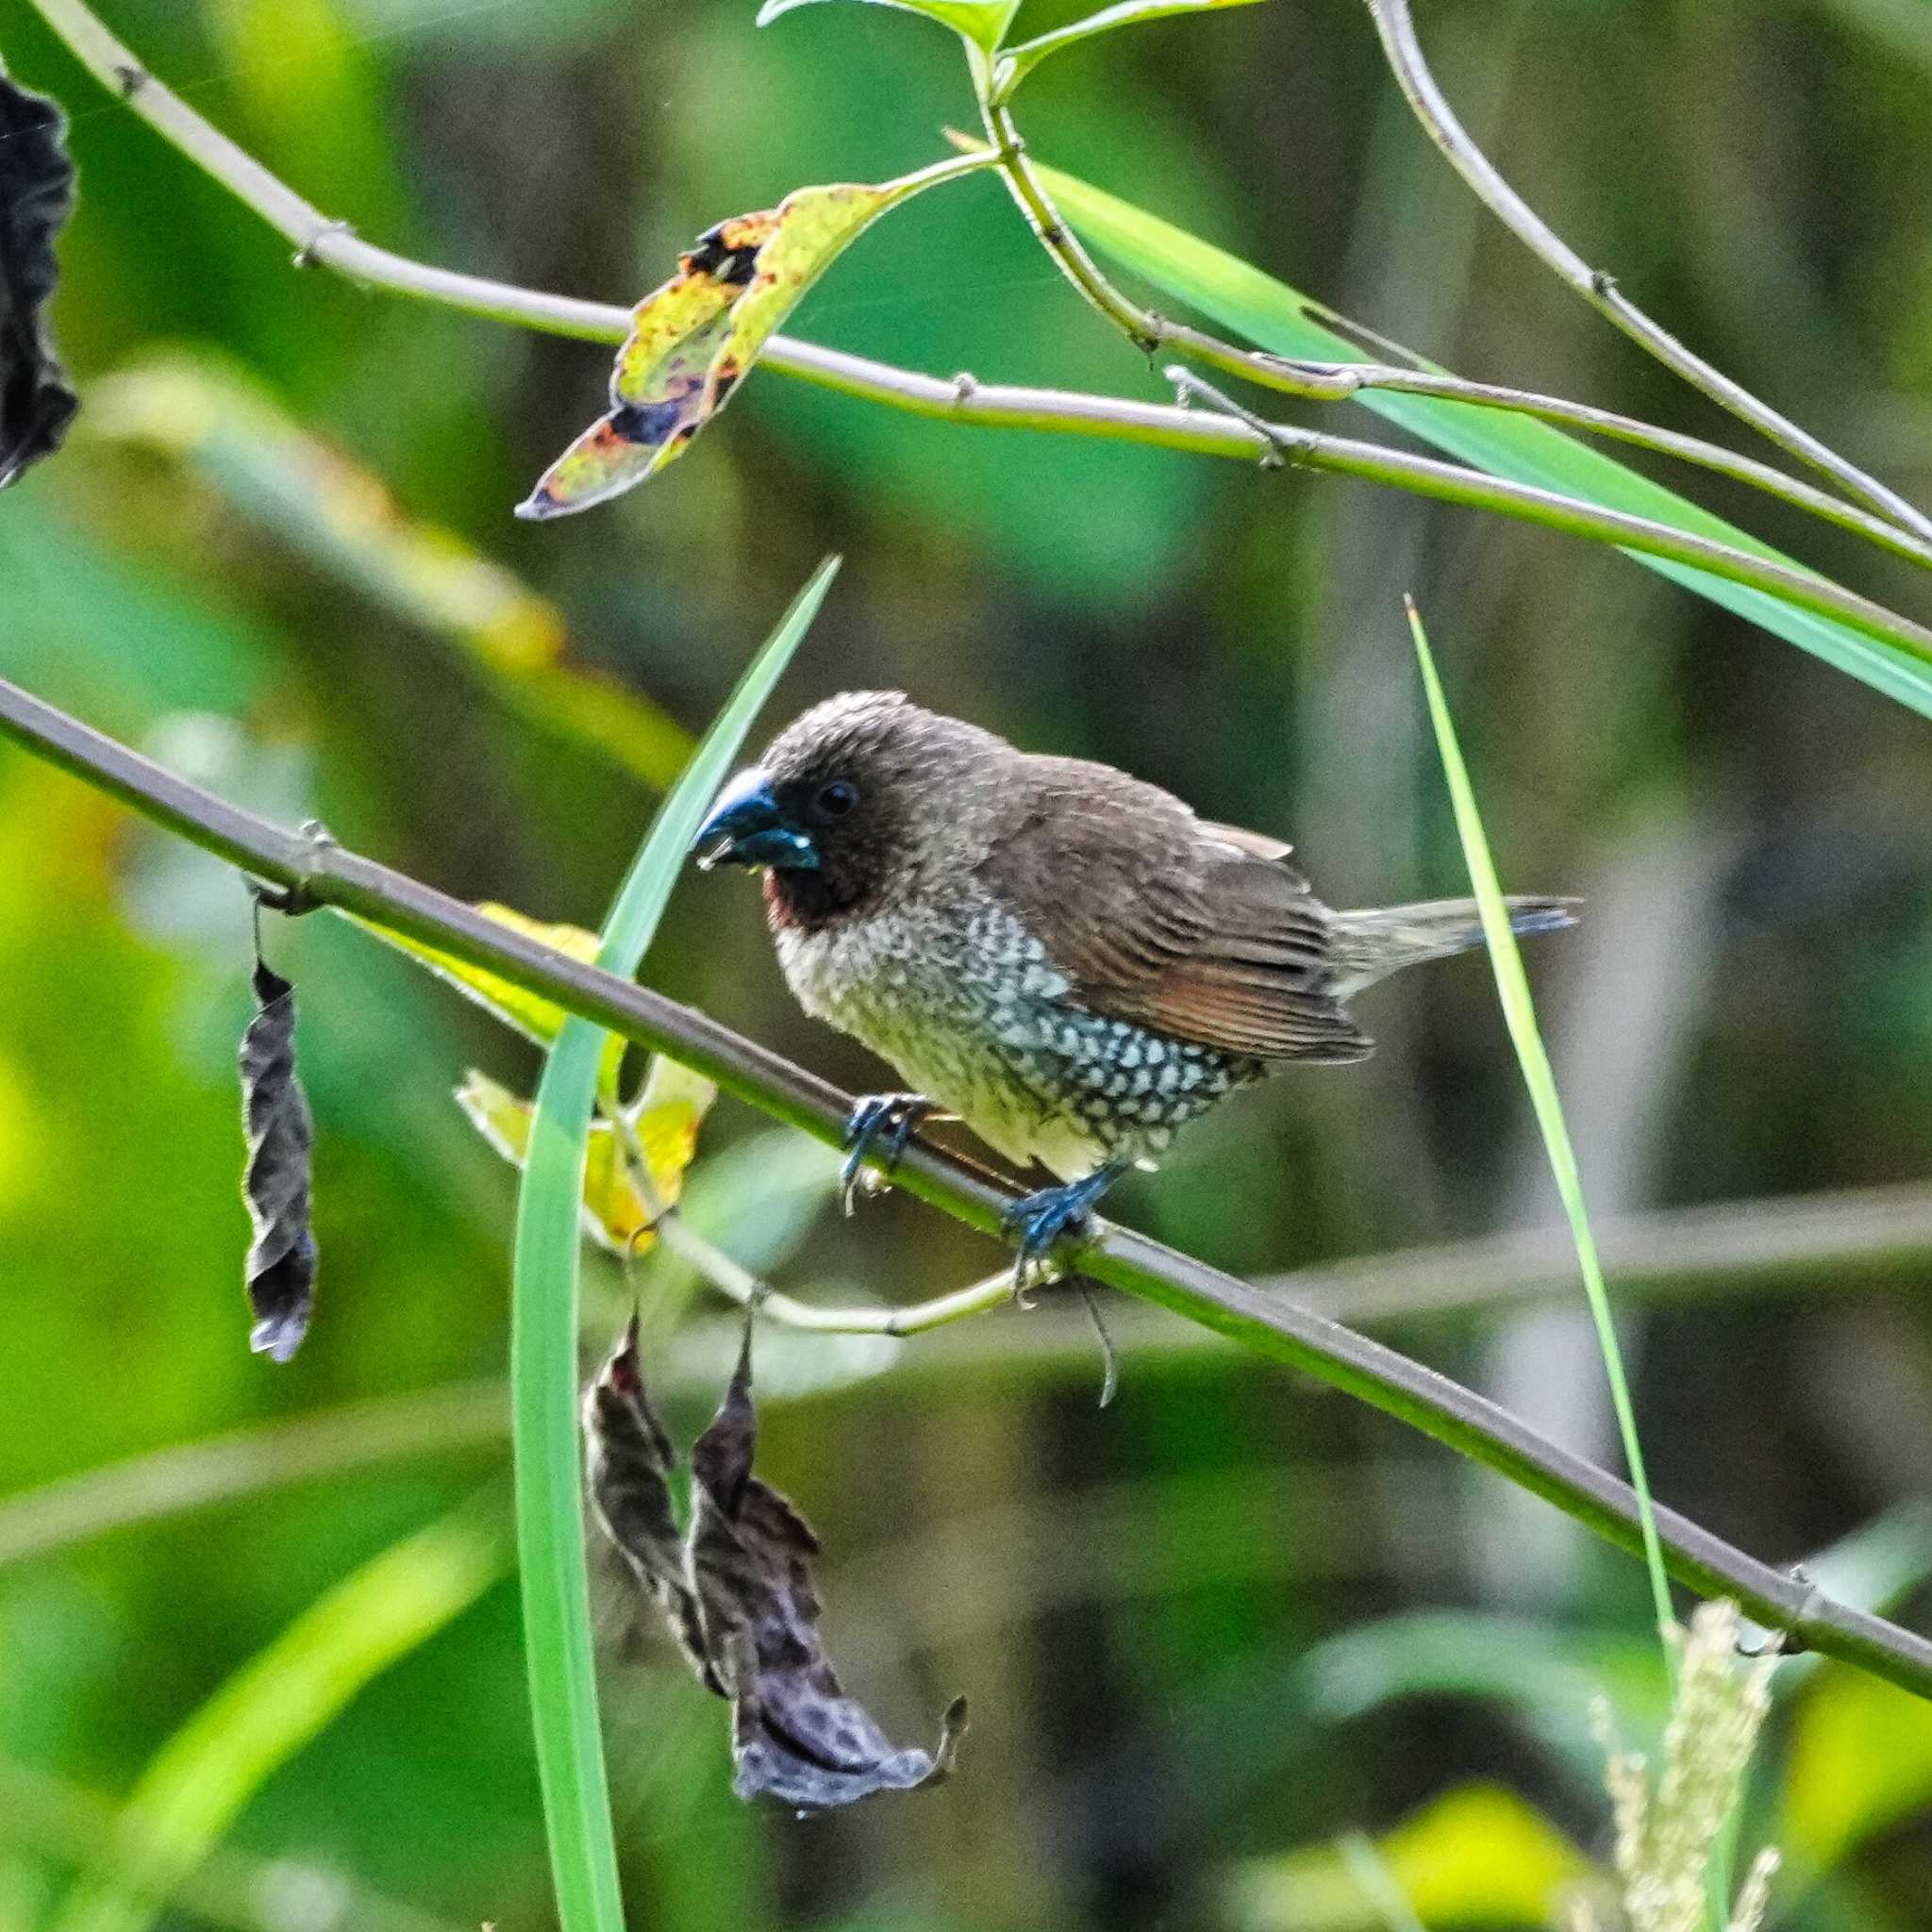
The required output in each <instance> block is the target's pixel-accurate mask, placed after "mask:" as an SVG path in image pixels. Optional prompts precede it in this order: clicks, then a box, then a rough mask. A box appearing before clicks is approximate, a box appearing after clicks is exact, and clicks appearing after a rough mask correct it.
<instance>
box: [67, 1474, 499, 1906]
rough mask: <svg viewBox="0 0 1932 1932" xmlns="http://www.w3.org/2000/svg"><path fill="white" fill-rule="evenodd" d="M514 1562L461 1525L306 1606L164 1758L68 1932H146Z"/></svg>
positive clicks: (459, 1518) (143, 1785) (484, 1528)
mask: <svg viewBox="0 0 1932 1932" xmlns="http://www.w3.org/2000/svg"><path fill="white" fill-rule="evenodd" d="M504 1556H505V1551H504V1547H503V1539H502V1537H501V1535H500V1534H499V1533H498V1532H497V1530H496V1529H495V1528H494V1527H493V1526H491V1525H490V1524H486V1523H484V1522H482V1521H480V1520H479V1519H478V1518H477V1517H476V1516H475V1515H474V1514H473V1513H472V1512H470V1511H467V1510H465V1511H461V1512H459V1513H458V1514H457V1515H454V1516H449V1517H446V1518H444V1519H443V1520H442V1521H441V1522H440V1523H433V1524H430V1525H429V1526H428V1527H427V1528H426V1529H421V1530H418V1531H417V1532H416V1534H415V1535H414V1536H411V1537H408V1538H406V1539H405V1540H404V1541H401V1542H399V1543H396V1544H394V1545H393V1546H392V1547H391V1548H390V1549H387V1550H385V1551H384V1552H383V1553H382V1555H381V1556H379V1557H375V1559H374V1560H373V1561H371V1562H368V1563H365V1564H364V1565H363V1566H362V1568H361V1569H359V1570H358V1571H356V1572H355V1573H354V1574H352V1575H350V1576H347V1577H345V1578H343V1580H342V1581H341V1583H339V1584H337V1585H336V1586H335V1587H334V1588H333V1589H332V1590H330V1591H328V1592H327V1593H326V1594H325V1595H324V1596H323V1597H321V1598H320V1599H318V1601H316V1602H315V1603H314V1604H312V1605H310V1607H308V1609H306V1610H304V1611H303V1612H302V1614H301V1615H300V1616H299V1617H297V1618H296V1619H295V1621H294V1622H293V1623H292V1624H290V1625H289V1626H288V1628H287V1629H286V1630H284V1631H283V1632H282V1634H281V1635H280V1636H279V1637H277V1638H276V1639H275V1641H274V1642H272V1643H271V1644H270V1645H269V1646H268V1647H267V1649H265V1650H263V1651H261V1652H259V1653H258V1655H257V1656H256V1657H253V1658H251V1659H250V1661H249V1662H248V1663H246V1664H244V1665H243V1666H242V1669H241V1670H239V1671H237V1672H236V1673H235V1674H234V1675H233V1676H231V1677H230V1678H229V1679H228V1680H227V1682H226V1683H225V1684H224V1685H223V1686H222V1687H221V1689H220V1690H218V1691H216V1692H215V1693H214V1695H213V1696H211V1697H210V1698H209V1699H208V1702H207V1703H206V1704H204V1705H203V1706H202V1707H201V1708H200V1709H199V1710H197V1711H195V1713H194V1714H193V1715H192V1717H191V1718H189V1720H188V1721H187V1723H186V1724H183V1725H182V1726H181V1727H180V1729H179V1730H177V1731H176V1732H175V1735H174V1736H173V1737H172V1738H170V1739H169V1740H168V1741H167V1742H166V1743H165V1744H163V1745H162V1746H161V1748H160V1750H159V1751H158V1752H157V1753H156V1755H155V1757H154V1758H153V1760H152V1761H151V1762H150V1763H149V1765H148V1767H147V1769H146V1770H145V1771H144V1772H143V1773H142V1775H141V1778H140V1780H139V1782H138V1783H137V1784H136V1785H135V1788H134V1790H133V1791H132V1793H131V1794H130V1795H129V1797H128V1800H127V1804H126V1807H125V1809H124V1810H123V1812H122V1814H121V1829H120V1831H119V1833H118V1834H117V1842H116V1846H115V1851H114V1855H113V1858H112V1860H111V1864H110V1866H109V1867H108V1869H106V1870H104V1871H103V1872H102V1873H100V1874H98V1875H97V1876H95V1877H93V1878H92V1879H91V1880H89V1881H88V1882H86V1883H84V1884H83V1885H82V1886H81V1888H80V1889H79V1890H77V1891H76V1892H75V1895H74V1897H73V1898H72V1899H71V1900H70V1902H69V1904H68V1907H67V1909H66V1911H65V1912H64V1913H63V1914H62V1916H61V1918H60V1921H59V1932H143V1928H144V1927H146V1926H148V1925H150V1924H153V1923H154V1921H155V1919H156V1917H157V1916H158V1913H159V1911H160V1909H161V1908H162V1907H163V1906H164V1905H165V1904H166V1901H167V1898H168V1895H169V1893H170V1892H171V1891H173V1890H174V1889H175V1887H176V1886H177V1885H179V1884H180V1882H181V1881H182V1880H183V1879H184V1878H186V1877H187V1876H188V1875H189V1874H191V1873H192V1871H193V1870H194V1869H195V1867H196V1866H197V1865H199V1864H200V1862H201V1860H202V1859H203V1858H204V1857H206V1856H207V1855H208V1852H209V1851H210V1850H211V1849H212V1848H213V1846H214V1845H215V1843H216V1841H217V1840H219V1839H220V1838H221V1837H222V1836H223V1834H224V1833H225V1831H226V1830H227V1829H228V1827H229V1825H230V1824H233V1822H234V1821H235V1819H236V1818H237V1817H238V1816H239V1815H240V1814H241V1812H242V1808H243V1807H245V1806H246V1805H247V1803H248V1801H249V1800H250V1799H251V1798H252V1797H253V1796H254V1795H255V1793H256V1792H257V1791H258V1790H260V1789H261V1787H262V1786H263V1785H264V1784H265V1783H266V1782H267V1781H268V1779H269V1778H270V1777H271V1776H272V1775H273V1774H274V1773H275V1771H277V1770H278V1769H279V1768H280V1767H281V1766H282V1765H283V1764H285V1763H287V1762H288V1760H289V1759H290V1758H291V1757H294V1756H295V1754H296V1753H297V1752H298V1751H300V1750H301V1749H302V1747H303V1746H304V1745H305V1744H307V1743H308V1741H309V1740H310V1739H311V1738H313V1737H315V1736H316V1734H317V1733H318V1732H320V1731H321V1730H322V1729H323V1728H324V1727H325V1725H327V1724H329V1722H330V1721H331V1720H332V1719H333V1718H334V1717H335V1716H336V1714H337V1713H338V1712H339V1711H341V1709H342V1707H344V1706H345V1705H346V1704H348V1703H349V1701H350V1700H351V1699H352V1698H353V1697H354V1696H355V1695H356V1694H357V1692H358V1691H360V1690H361V1689H362V1687H363V1686H364V1685H365V1684H367V1683H368V1682H369V1681H370V1680H371V1679H372V1678H374V1677H375V1676H377V1675H379V1674H381V1673H382V1672H383V1671H385V1670H387V1669H388V1668H389V1667H390V1665H391V1664H392V1663H394V1662H395V1661H396V1660H397V1659H398V1658H400V1657H407V1656H408V1654H409V1652H410V1651H412V1650H414V1649H416V1648H417V1647H418V1646H419V1645H421V1644H423V1643H425V1642H426V1641H428V1640H429V1639H430V1638H431V1637H433V1636H435V1635H436V1633H437V1632H438V1631H439V1630H441V1629H442V1628H443V1626H444V1625H445V1624H449V1623H451V1622H452V1621H453V1620H454V1619H455V1618H457V1617H458V1616H459V1615H460V1614H461V1613H462V1612H463V1611H464V1610H466V1609H468V1608H469V1607H470V1606H471V1605H472V1604H473V1603H475V1601H476V1599H477V1598H478V1597H479V1596H481V1595H482V1594H483V1592H484V1591H486V1590H487V1589H489V1587H490V1586H491V1583H493V1582H494V1581H495V1580H496V1579H497V1577H498V1576H500V1575H501V1574H503V1565H504Z"/></svg>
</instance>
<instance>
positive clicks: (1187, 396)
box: [1161, 362, 1314, 470]
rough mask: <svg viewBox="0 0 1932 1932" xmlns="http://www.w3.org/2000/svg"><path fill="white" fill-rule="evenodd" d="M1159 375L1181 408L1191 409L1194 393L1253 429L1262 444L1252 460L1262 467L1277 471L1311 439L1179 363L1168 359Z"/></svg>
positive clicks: (1301, 453)
mask: <svg viewBox="0 0 1932 1932" xmlns="http://www.w3.org/2000/svg"><path fill="white" fill-rule="evenodd" d="M1161 374H1162V375H1165V376H1166V377H1167V379H1168V381H1170V382H1171V383H1173V384H1174V394H1175V395H1176V396H1177V397H1178V398H1179V400H1180V403H1181V407H1182V408H1191V407H1192V405H1193V402H1194V399H1195V398H1196V397H1197V396H1198V397H1205V398H1206V399H1207V400H1208V402H1210V403H1212V404H1213V405H1214V407H1215V408H1217V409H1221V410H1223V411H1224V412H1225V413H1226V414H1227V415H1230V416H1232V417H1233V418H1234V419H1235V421H1236V422H1237V423H1240V424H1242V425H1245V426H1246V427H1247V428H1249V429H1251V430H1253V431H1254V433H1255V434H1256V435H1257V436H1258V437H1259V438H1260V439H1261V447H1260V449H1259V450H1258V451H1257V453H1256V458H1255V459H1256V461H1257V463H1258V464H1259V466H1260V467H1261V468H1262V469H1264V470H1279V469H1282V468H1283V467H1285V466H1286V465H1287V464H1289V463H1293V462H1298V461H1299V460H1300V459H1301V458H1302V457H1303V456H1304V455H1305V454H1306V453H1307V450H1308V448H1309V446H1310V445H1311V444H1312V443H1313V441H1314V438H1313V436H1312V435H1311V434H1310V433H1309V432H1308V431H1307V430H1306V429H1291V428H1289V427H1287V425H1284V424H1280V423H1271V422H1269V420H1268V419H1267V418H1266V417H1265V416H1257V414H1256V413H1255V412H1254V410H1252V409H1250V408H1246V407H1245V406H1244V405H1242V404H1241V403H1238V402H1236V401H1235V399H1234V398H1233V397H1232V396H1230V395H1227V394H1224V392H1223V391H1220V390H1218V389H1216V388H1215V387H1214V385H1213V384H1212V383H1211V382H1208V381H1206V380H1204V379H1203V378H1202V377H1201V376H1198V375H1195V374H1194V372H1193V371H1192V370H1191V369H1189V368H1187V367H1186V366H1185V365H1184V364H1182V363H1179V362H1170V363H1169V364H1168V365H1167V367H1166V368H1165V369H1164V370H1163V371H1162V372H1161Z"/></svg>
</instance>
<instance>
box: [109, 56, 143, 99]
mask: <svg viewBox="0 0 1932 1932" xmlns="http://www.w3.org/2000/svg"><path fill="white" fill-rule="evenodd" d="M113 72H114V84H115V86H117V87H118V88H119V89H120V90H121V98H122V99H123V100H124V101H131V100H132V99H133V98H134V97H135V95H136V94H138V93H139V92H141V91H142V88H144V87H145V86H146V85H147V84H148V78H149V76H148V72H147V69H146V68H144V67H137V66H136V65H135V64H134V63H133V61H131V60H124V61H119V62H117V63H116V64H115V67H114V70H113Z"/></svg>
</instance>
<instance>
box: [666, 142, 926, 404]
mask: <svg viewBox="0 0 1932 1932" xmlns="http://www.w3.org/2000/svg"><path fill="white" fill-rule="evenodd" d="M917 178H918V177H916V176H907V177H905V178H903V179H901V180H898V181H888V182H886V183H885V184H884V185H883V186H881V187H877V188H868V187H866V186H865V185H863V184H862V183H859V182H854V181H836V182H833V183H831V184H829V185H828V186H825V187H823V188H799V189H794V190H793V191H792V192H791V193H790V194H788V195H787V196H786V197H785V199H784V200H783V201H781V202H780V203H779V204H778V211H777V219H776V221H775V223H774V227H773V231H772V234H771V235H770V237H769V238H768V239H767V240H766V241H765V242H764V243H763V245H762V246H761V247H760V248H759V249H758V254H757V256H756V257H755V258H754V259H753V261H752V264H751V278H750V281H749V282H748V284H747V285H746V287H745V289H744V291H743V292H742V293H741V295H740V296H739V298H738V300H737V302H736V303H734V304H733V305H732V308H731V318H730V327H729V330H728V332H727V334H726V336H725V338H724V342H723V343H722V344H721V345H720V346H719V348H718V350H717V351H716V353H715V354H714V355H713V357H712V358H711V365H710V368H709V369H708V371H707V373H706V377H705V391H704V392H705V398H706V400H707V401H708V404H709V406H710V408H711V409H713V410H716V409H721V408H724V400H725V398H726V397H727V396H729V395H730V393H731V391H732V389H733V388H734V386H735V385H736V384H737V383H738V381H739V380H740V378H741V376H742V375H744V372H745V371H746V370H747V369H749V368H750V367H751V365H752V363H753V361H754V360H756V358H757V357H758V351H759V350H760V349H762V348H763V347H764V346H765V344H766V343H767V342H768V341H770V340H771V339H772V337H773V336H774V334H775V333H776V332H777V328H778V325H779V324H780V323H782V322H783V321H784V320H785V318H786V317H787V316H788V315H790V314H791V311H792V310H793V309H794V308H797V306H798V305H799V303H800V302H801V301H802V300H804V298H805V294H806V291H808V289H809V288H810V287H811V285H812V284H813V283H814V282H815V281H817V280H818V278H819V277H820V276H821V275H824V272H825V270H826V269H828V268H829V267H830V266H831V265H832V263H833V261H834V260H835V259H836V258H838V256H839V255H840V253H841V251H842V250H843V249H845V248H848V247H849V246H850V245H851V244H852V243H853V242H856V241H857V240H858V237H859V236H860V235H861V234H862V233H864V231H865V230H866V228H867V227H869V226H870V225H872V224H873V223H874V221H876V220H877V219H878V217H879V216H880V215H882V214H883V213H885V211H886V209H887V208H891V206H892V204H893V203H894V202H896V201H901V200H904V199H905V197H906V196H907V194H908V193H913V192H917V191H916V190H914V189H909V188H908V186H907V181H908V180H915V179H917ZM920 185H921V186H924V183H923V182H922V183H921V184H920Z"/></svg>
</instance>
